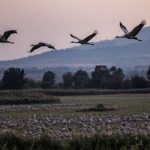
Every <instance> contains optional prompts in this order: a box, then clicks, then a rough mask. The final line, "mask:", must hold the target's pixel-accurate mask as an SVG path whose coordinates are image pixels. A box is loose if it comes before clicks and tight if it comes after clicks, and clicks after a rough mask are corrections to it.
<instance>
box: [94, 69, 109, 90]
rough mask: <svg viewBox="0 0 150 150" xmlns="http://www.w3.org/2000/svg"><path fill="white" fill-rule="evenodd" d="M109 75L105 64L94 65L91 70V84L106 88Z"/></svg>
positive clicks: (95, 86)
mask: <svg viewBox="0 0 150 150" xmlns="http://www.w3.org/2000/svg"><path fill="white" fill-rule="evenodd" d="M109 76H110V75H109V70H108V68H107V67H106V66H96V67H95V70H94V71H93V72H92V86H93V87H94V88H106V86H107V85H108V81H109Z"/></svg>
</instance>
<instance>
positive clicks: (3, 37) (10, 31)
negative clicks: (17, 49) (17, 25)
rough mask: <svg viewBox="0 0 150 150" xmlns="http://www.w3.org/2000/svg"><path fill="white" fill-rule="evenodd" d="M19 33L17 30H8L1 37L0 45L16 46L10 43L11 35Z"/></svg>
mask: <svg viewBox="0 0 150 150" xmlns="http://www.w3.org/2000/svg"><path fill="white" fill-rule="evenodd" d="M15 33H17V31H16V30H8V31H6V32H4V34H3V35H0V43H10V44H14V42H10V41H8V38H9V37H10V35H12V34H15Z"/></svg>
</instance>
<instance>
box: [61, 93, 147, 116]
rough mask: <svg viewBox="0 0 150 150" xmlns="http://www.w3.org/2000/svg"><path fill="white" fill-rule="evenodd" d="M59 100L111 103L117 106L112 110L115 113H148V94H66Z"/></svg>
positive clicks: (80, 102)
mask: <svg viewBox="0 0 150 150" xmlns="http://www.w3.org/2000/svg"><path fill="white" fill-rule="evenodd" d="M60 100H61V102H62V104H96V105H97V104H100V103H102V104H113V105H116V106H118V109H117V110H116V111H114V112H112V113H115V114H126V113H130V114H140V113H144V112H145V113H150V94H120V95H100V96H66V97H60ZM100 113H102V112H100ZM105 113H106V112H105ZM108 113H109V112H108Z"/></svg>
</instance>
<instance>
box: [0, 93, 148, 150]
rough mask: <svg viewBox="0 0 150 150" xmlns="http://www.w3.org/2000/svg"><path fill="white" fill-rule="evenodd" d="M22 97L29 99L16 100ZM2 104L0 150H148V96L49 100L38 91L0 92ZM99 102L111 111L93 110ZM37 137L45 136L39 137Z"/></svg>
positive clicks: (72, 97)
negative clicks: (0, 149) (45, 149)
mask: <svg viewBox="0 0 150 150" xmlns="http://www.w3.org/2000/svg"><path fill="white" fill-rule="evenodd" d="M21 92H22V93H21ZM26 99H28V100H30V99H31V100H32V101H30V103H29V104H26V103H24V102H22V101H24V100H25V101H26ZM5 100H6V101H7V102H8V103H7V104H6V105H2V104H1V105H0V141H2V142H0V147H2V148H3V149H4V150H5V149H6V150H8V149H16V150H17V149H22V148H23V147H24V149H37V147H40V146H41V147H40V148H39V149H44V148H45V146H46V148H47V149H62V150H67V149H68V150H72V149H73V148H74V149H75V150H79V149H85V150H86V149H87V150H89V149H91V150H95V149H100V150H101V149H110V150H111V149H118V150H119V149H120V150H126V149H127V150H129V149H131V150H134V149H135V150H136V149H144V148H145V149H146V150H148V149H149V147H150V145H149V141H150V138H149V131H150V94H133V93H132V94H112V95H83V96H81V95H78V96H77V95H75V96H56V97H54V96H51V95H50V94H46V93H45V92H42V91H40V93H38V91H2V92H1V95H0V101H2V102H4V101H5ZM35 100H37V101H36V103H33V102H35ZM12 101H14V102H15V103H16V104H17V105H12V104H11V103H10V102H12ZM20 101H21V103H20ZM42 101H44V104H42ZM10 104H11V105H10ZM99 104H102V106H104V107H105V108H107V107H108V108H114V110H112V109H110V110H109V111H93V110H95V109H93V108H97V106H98V105H99ZM100 106H101V105H100ZM91 108H92V109H91ZM83 110H84V111H83ZM85 110H86V111H85ZM11 134H13V136H11ZM96 134H98V136H96V137H95V135H96ZM128 134H129V136H128ZM43 135H46V138H45V137H44V139H42V138H41V137H42V136H43ZM137 136H139V138H137ZM14 139H15V140H14ZM51 139H52V140H51ZM62 140H63V141H62ZM106 141H107V143H106ZM16 142H17V143H18V144H17V145H15V144H14V143H16ZM115 142H116V143H115ZM73 144H74V146H73V147H72V145H73ZM76 145H77V147H76ZM102 145H103V148H102V147H101V148H99V146H102ZM116 145H118V146H117V147H115V146H116ZM20 146H21V147H22V148H20ZM25 147H26V148H25ZM89 147H90V148H89Z"/></svg>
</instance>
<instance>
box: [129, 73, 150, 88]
mask: <svg viewBox="0 0 150 150" xmlns="http://www.w3.org/2000/svg"><path fill="white" fill-rule="evenodd" d="M131 85H132V88H135V89H136V88H147V87H148V82H147V80H146V79H145V78H144V77H140V76H138V75H135V76H133V77H132V79H131Z"/></svg>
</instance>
